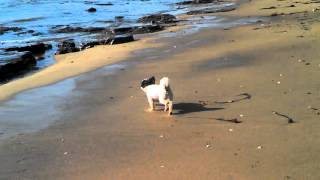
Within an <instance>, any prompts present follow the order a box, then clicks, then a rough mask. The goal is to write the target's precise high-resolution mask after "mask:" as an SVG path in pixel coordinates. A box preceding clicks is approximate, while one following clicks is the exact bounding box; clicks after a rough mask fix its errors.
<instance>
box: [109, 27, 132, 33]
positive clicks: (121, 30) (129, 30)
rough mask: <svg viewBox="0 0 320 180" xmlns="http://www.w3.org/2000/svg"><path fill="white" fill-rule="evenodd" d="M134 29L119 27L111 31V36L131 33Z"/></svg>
mask: <svg viewBox="0 0 320 180" xmlns="http://www.w3.org/2000/svg"><path fill="white" fill-rule="evenodd" d="M134 29H135V27H119V28H114V29H112V31H111V32H112V33H113V34H128V33H133V31H134Z"/></svg>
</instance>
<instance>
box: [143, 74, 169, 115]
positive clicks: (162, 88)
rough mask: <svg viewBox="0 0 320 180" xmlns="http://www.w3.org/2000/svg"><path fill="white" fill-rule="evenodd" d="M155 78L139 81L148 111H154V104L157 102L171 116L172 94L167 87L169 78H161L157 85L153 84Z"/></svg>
mask: <svg viewBox="0 0 320 180" xmlns="http://www.w3.org/2000/svg"><path fill="white" fill-rule="evenodd" d="M155 81H156V79H155V77H154V76H152V77H150V78H147V79H144V80H142V81H141V89H142V91H143V92H145V93H146V96H147V99H148V103H149V107H150V108H149V111H153V110H154V102H155V101H158V102H159V103H161V104H163V105H164V111H165V112H166V111H168V110H169V111H168V115H172V110H173V93H172V90H171V88H170V85H169V78H168V77H163V78H161V79H160V83H159V84H155Z"/></svg>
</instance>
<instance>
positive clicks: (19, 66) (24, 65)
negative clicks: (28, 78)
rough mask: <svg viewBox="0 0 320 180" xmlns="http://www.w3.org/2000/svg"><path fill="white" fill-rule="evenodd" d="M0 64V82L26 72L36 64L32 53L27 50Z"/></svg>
mask: <svg viewBox="0 0 320 180" xmlns="http://www.w3.org/2000/svg"><path fill="white" fill-rule="evenodd" d="M6 62H7V63H2V64H0V83H4V82H6V81H8V80H10V79H12V78H14V77H17V76H18V75H21V74H23V73H25V72H28V71H29V70H31V69H32V68H34V67H35V65H36V63H37V62H36V59H35V57H34V56H33V55H32V53H30V52H27V53H25V54H23V55H21V56H18V57H15V58H14V59H10V60H7V61H6Z"/></svg>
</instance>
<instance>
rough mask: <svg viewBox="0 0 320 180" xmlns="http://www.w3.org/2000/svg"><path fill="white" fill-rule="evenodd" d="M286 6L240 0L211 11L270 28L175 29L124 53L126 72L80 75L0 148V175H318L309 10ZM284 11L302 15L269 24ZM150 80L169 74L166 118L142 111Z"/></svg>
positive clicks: (318, 26)
mask: <svg viewBox="0 0 320 180" xmlns="http://www.w3.org/2000/svg"><path fill="white" fill-rule="evenodd" d="M301 2H304V1H301ZM271 6H276V8H275V9H270V10H266V11H265V10H261V8H268V7H271ZM286 6H287V4H286V2H282V1H281V2H278V1H276V0H272V1H269V0H263V1H262V0H261V1H260V0H256V1H250V2H248V3H247V4H243V5H241V6H240V7H239V8H238V9H237V10H235V11H230V12H227V13H221V14H224V15H226V16H231V17H233V16H235V15H238V16H242V15H243V16H245V17H247V15H250V16H253V14H254V13H256V12H257V13H258V14H257V15H259V16H260V15H264V16H269V17H270V18H271V19H270V22H258V23H256V24H252V25H246V26H239V27H232V28H227V29H223V28H222V29H221V28H220V29H210V28H208V29H203V30H201V31H199V32H197V33H194V34H188V35H185V36H183V34H185V33H186V32H187V30H186V29H182V30H180V31H179V33H181V34H182V36H179V37H170V36H169V37H162V38H160V39H156V40H155V39H150V40H151V42H152V41H156V42H157V43H159V44H158V45H160V46H157V47H156V48H150V49H147V50H141V51H140V52H139V53H138V54H134V56H125V57H128V58H129V59H127V62H130V61H131V60H133V61H134V62H137V63H135V64H134V65H133V66H130V67H128V68H123V70H120V71H119V72H116V73H114V74H111V75H107V76H106V75H105V74H103V73H98V72H96V73H93V72H92V73H86V74H84V75H82V77H81V78H78V79H77V80H75V88H73V90H72V93H74V94H75V97H72V96H71V97H70V99H65V101H63V103H62V105H60V104H59V105H58V107H59V108H60V110H61V115H62V116H61V117H60V118H59V120H58V121H56V122H55V123H53V124H51V125H50V126H49V127H48V128H47V129H42V130H40V131H38V132H36V133H26V134H20V135H17V136H14V137H11V138H8V139H5V140H1V141H0V160H1V161H2V162H8V163H6V164H2V165H0V166H1V168H0V179H1V178H4V179H8V178H15V179H240V180H241V179H245V180H248V179H257V178H259V179H266V180H267V179H318V178H319V177H320V173H319V172H318V168H317V167H318V162H319V160H320V156H319V155H318V152H319V147H320V141H319V140H318V137H319V135H320V134H319V131H318V129H319V128H320V124H319V122H318V117H319V114H318V113H320V111H319V109H318V108H319V107H318V106H319V95H320V94H319V86H318V80H317V77H319V61H318V53H317V47H318V45H320V41H319V37H320V36H319V34H318V33H317V32H319V30H320V23H319V22H318V21H317V19H318V18H319V12H317V13H313V12H312V11H311V10H310V9H312V8H313V5H312V6H311V5H309V6H305V4H303V5H302V6H301V7H299V5H298V4H296V7H290V8H289V7H288V8H286ZM292 8H294V9H295V10H294V11H297V12H301V11H305V10H308V12H306V13H302V14H300V13H298V14H291V15H277V16H271V14H273V13H275V11H276V13H285V14H288V13H292V12H291V11H293V10H292ZM184 31H186V32H184ZM169 33H170V32H169ZM124 45H129V44H124ZM134 46H135V45H134ZM141 46H145V44H143V45H142V44H141ZM99 48H100V47H97V48H93V49H92V53H93V54H95V53H97V52H100V51H99ZM101 48H102V47H101ZM102 49H103V48H102ZM102 49H101V50H102ZM128 49H130V48H129V47H128ZM89 50H91V49H89ZM87 53H88V52H85V53H83V54H81V55H82V56H81V57H83V58H82V59H83V60H84V59H86V58H85V57H84V56H85V54H87ZM88 56H89V55H88ZM66 57H71V58H79V57H80V54H79V55H77V54H72V55H66ZM147 57H148V58H147ZM141 59H142V60H141ZM70 60H71V59H69V60H68V62H69V61H70ZM150 74H152V75H155V76H156V78H157V81H158V80H159V79H160V78H161V77H162V76H168V77H170V79H171V82H172V88H173V91H174V95H175V99H174V115H173V116H172V117H168V116H167V115H166V113H163V112H161V111H160V109H161V107H158V109H159V111H156V112H153V113H147V112H145V111H144V108H146V107H147V102H146V98H145V95H144V94H143V93H142V92H141V90H140V89H139V87H138V86H139V81H140V80H141V79H143V78H145V77H146V76H148V75H150ZM241 94H248V95H249V98H243V97H242V96H241ZM274 112H276V113H274ZM279 114H281V115H284V116H281V115H280V116H279ZM286 116H287V117H289V118H292V120H293V121H294V123H289V122H288V119H286ZM44 117H45V116H44ZM232 119H236V120H237V121H238V122H241V123H234V122H235V121H232ZM228 120H229V121H228ZM266 172H268V173H266Z"/></svg>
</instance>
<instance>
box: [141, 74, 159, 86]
mask: <svg viewBox="0 0 320 180" xmlns="http://www.w3.org/2000/svg"><path fill="white" fill-rule="evenodd" d="M155 83H156V78H155V77H154V76H152V77H151V78H148V79H144V80H142V81H141V87H142V88H145V87H147V86H149V85H152V84H155Z"/></svg>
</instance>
